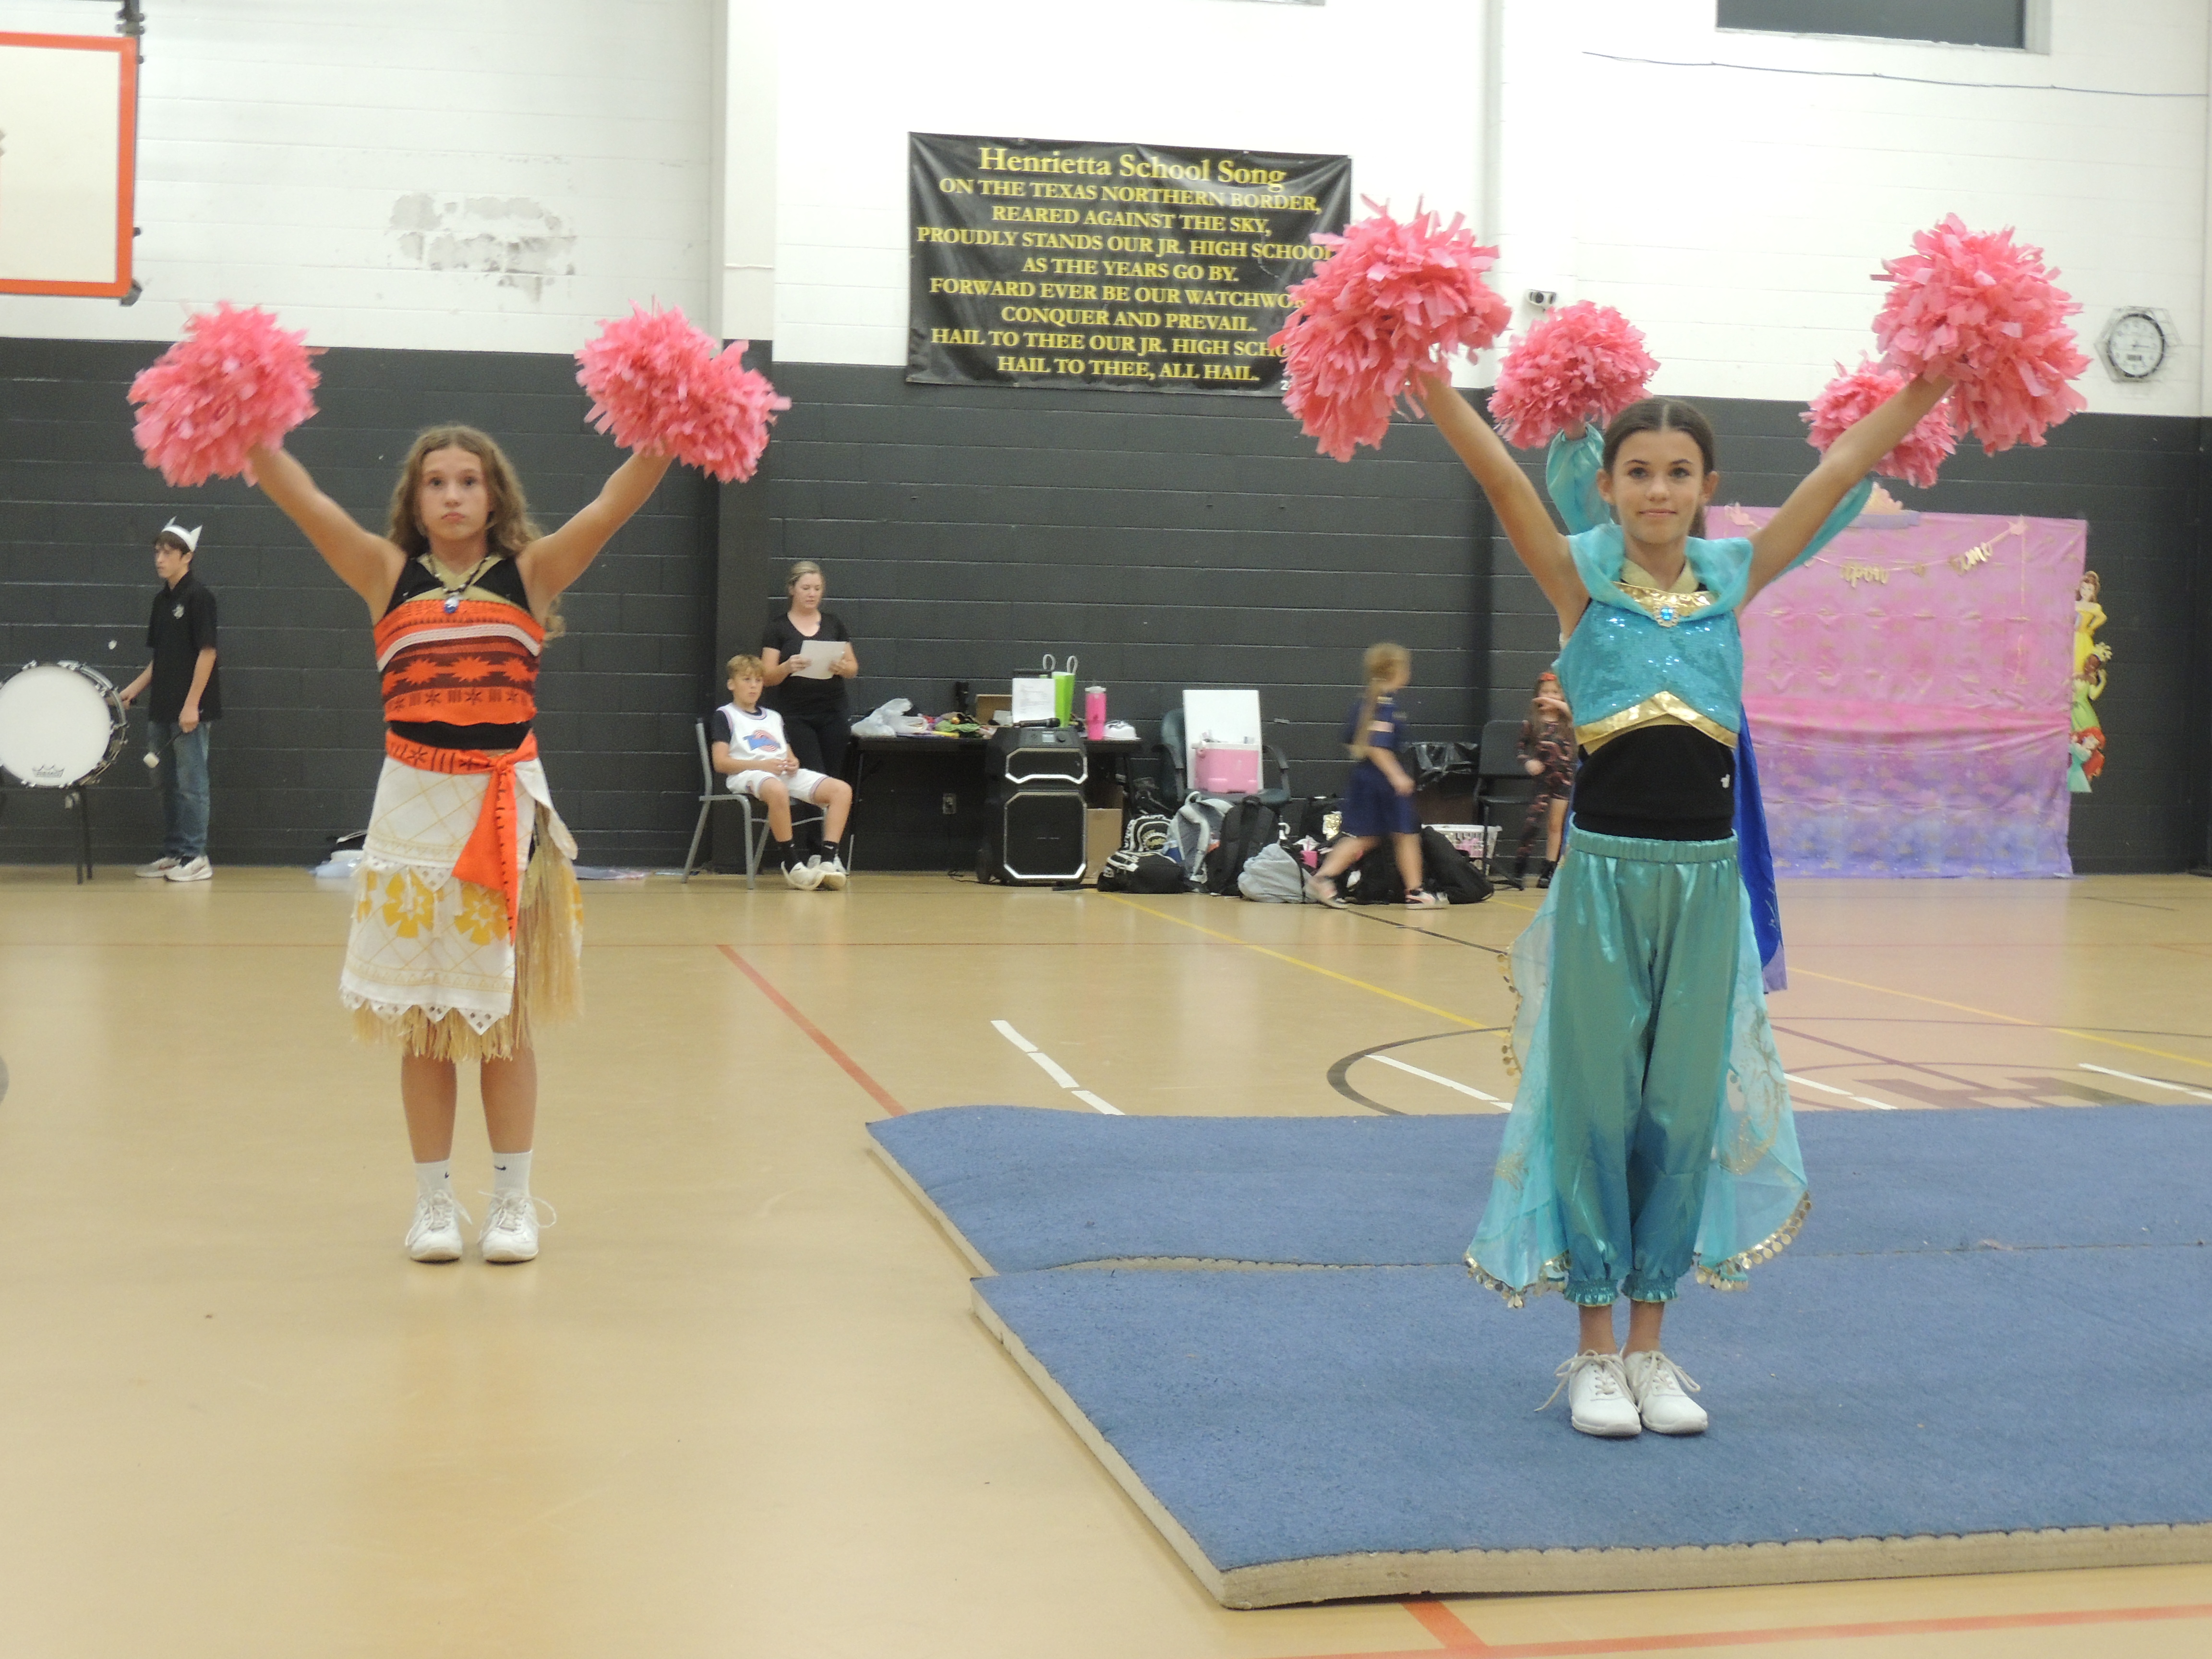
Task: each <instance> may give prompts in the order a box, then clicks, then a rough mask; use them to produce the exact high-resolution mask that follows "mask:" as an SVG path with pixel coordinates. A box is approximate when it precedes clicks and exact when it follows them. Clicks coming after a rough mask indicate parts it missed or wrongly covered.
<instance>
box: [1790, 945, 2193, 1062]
mask: <svg viewBox="0 0 2212 1659" xmlns="http://www.w3.org/2000/svg"><path fill="white" fill-rule="evenodd" d="M1790 972H1791V973H1792V974H1796V975H1803V976H1804V977H1805V978H1807V979H1825V980H1826V981H1828V983H1830V984H1831V985H1848V986H1850V987H1852V988H1853V989H1855V990H1860V991H1878V992H1880V993H1881V994H1882V995H1884V996H1891V997H1904V998H1905V999H1906V1000H1908V1001H1911V1002H1926V1003H1930V1004H1933V1005H1934V1006H1936V1007H1938V1008H1955V1009H1957V1010H1958V1011H1959V1012H1960V1013H1962V1014H1979V1015H1980V1016H1981V1017H1982V1018H1984V1019H1995V1020H2002V1021H2003V1022H2004V1023H2005V1024H2008V1025H2025V1026H2027V1028H2028V1029H2029V1030H2036V1031H2056V1032H2057V1033H2058V1035H2059V1036H2070V1037H2075V1038H2077V1039H2079V1040H2080V1041H2081V1042H2101V1043H2104V1044H2106V1046H2107V1047H2109V1048H2126V1049H2129V1050H2130V1051H2131V1052H2133V1053H2135V1054H2152V1055H2154V1056H2156V1057H2157V1058H2158V1059H2160V1060H2178V1061H2179V1062H2180V1063H2181V1064H2182V1065H2184V1066H2196V1067H2197V1070H2199V1071H2201V1072H2212V1060H2199V1059H2197V1058H2194V1057H2192V1056H2191V1055H2189V1054H2175V1053H2173V1052H2172V1050H2170V1049H2166V1048H2145V1047H2144V1046H2143V1045H2142V1043H2140V1042H2121V1041H2120V1040H2119V1038H2118V1037H2108V1036H2099V1035H2098V1034H2097V1033H2096V1032H2094V1031H2077V1030H2075V1029H2074V1028H2073V1027H2072V1026H2070V1025H2038V1024H2036V1023H2035V1022H2034V1021H2033V1020H2032V1019H2022V1018H2020V1016H2019V1015H2017V1014H2000V1013H1998V1012H1996V1011H1994V1010H1993V1009H1989V1008H1977V1007H1974V1006H1972V1005H1971V1004H1968V1003H1964V1002H1946V1001H1944V1000H1943V999H1942V998H1941V997H1924V996H1923V995H1921V994H1920V993H1919V992H1917V991H1900V990H1899V989H1897V988H1896V987H1894V986H1889V985H1869V984H1868V983H1867V982H1866V981H1864V980H1860V979H1845V978H1844V976H1843V975H1841V974H1820V973H1815V972H1814V970H1813V969H1810V968H1799V967H1796V966H1794V965H1793V966H1792V967H1791V968H1790Z"/></svg>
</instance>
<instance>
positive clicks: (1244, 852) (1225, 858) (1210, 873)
mask: <svg viewBox="0 0 2212 1659" xmlns="http://www.w3.org/2000/svg"><path fill="white" fill-rule="evenodd" d="M1278 840H1279V836H1278V834H1277V829H1276V819H1275V809H1274V808H1273V807H1272V806H1268V805H1263V804H1262V803H1261V799H1260V798H1259V797H1258V796H1257V795H1247V796H1245V797H1244V799H1242V800H1240V801H1238V802H1237V805H1234V806H1232V807H1231V808H1230V809H1229V811H1227V812H1226V813H1225V814H1224V815H1223V816H1222V819H1221V840H1220V842H1219V843H1218V845H1217V846H1216V847H1215V848H1214V849H1213V851H1212V853H1211V854H1208V855H1207V858H1206V891H1207V892H1209V893H1212V894H1214V895H1216V896H1219V897H1222V898H1233V897H1234V896H1236V894H1237V877H1239V876H1240V875H1242V874H1243V873H1244V866H1246V865H1248V864H1249V863H1250V862H1251V861H1252V860H1253V858H1254V856H1255V855H1256V854H1258V853H1259V852H1260V850H1261V848H1267V847H1273V846H1275V845H1276V844H1277V843H1278Z"/></svg>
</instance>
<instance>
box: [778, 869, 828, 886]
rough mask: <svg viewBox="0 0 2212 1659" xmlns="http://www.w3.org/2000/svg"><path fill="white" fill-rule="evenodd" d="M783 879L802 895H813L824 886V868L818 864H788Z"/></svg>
mask: <svg viewBox="0 0 2212 1659" xmlns="http://www.w3.org/2000/svg"><path fill="white" fill-rule="evenodd" d="M783 878H784V879H785V880H786V881H787V882H789V883H790V884H792V885H793V887H796V888H797V889H798V890H799V891H800V892H802V893H811V892H812V891H813V890H815V889H816V888H817V887H819V886H820V885H821V884H822V866H820V865H818V864H787V865H786V866H784V867H783Z"/></svg>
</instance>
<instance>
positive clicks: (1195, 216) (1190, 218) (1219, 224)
mask: <svg viewBox="0 0 2212 1659" xmlns="http://www.w3.org/2000/svg"><path fill="white" fill-rule="evenodd" d="M1163 217H1164V215H1163ZM1176 217H1177V218H1179V219H1181V220H1182V228H1184V229H1185V230H1226V229H1228V228H1229V221H1228V220H1227V219H1226V218H1225V217H1224V216H1221V215H1220V214H1218V213H1182V214H1177V215H1176ZM1161 228H1162V229H1165V228H1167V227H1165V226H1162V227H1161Z"/></svg>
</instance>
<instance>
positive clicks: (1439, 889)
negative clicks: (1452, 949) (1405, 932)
mask: <svg viewBox="0 0 2212 1659" xmlns="http://www.w3.org/2000/svg"><path fill="white" fill-rule="evenodd" d="M1421 885H1423V886H1424V887H1425V888H1427V889H1428V890H1429V891H1431V893H1441V894H1442V895H1443V896H1444V897H1446V898H1448V899H1449V900H1450V901H1451V902H1453V903H1454V904H1480V903H1481V902H1483V900H1485V899H1486V898H1488V897H1489V896H1490V894H1491V885H1490V882H1489V879H1488V878H1486V877H1485V876H1484V874H1483V873H1482V872H1481V871H1480V869H1478V868H1477V867H1476V866H1475V863H1474V860H1473V859H1470V858H1469V857H1468V855H1467V854H1464V853H1462V852H1461V851H1460V850H1459V848H1456V847H1455V846H1453V845H1452V844H1451V843H1450V842H1448V841H1446V840H1445V839H1444V838H1443V836H1441V835H1439V834H1438V833H1437V831H1436V830H1434V829H1423V830H1422V831H1421ZM1344 896H1346V898H1348V899H1350V900H1351V901H1352V902H1353V903H1354V904H1402V903H1404V902H1406V884H1405V883H1404V882H1403V881H1402V880H1401V879H1400V878H1399V875H1398V853H1397V848H1396V847H1395V845H1394V844H1393V843H1392V842H1389V840H1387V839H1386V840H1385V841H1384V842H1383V843H1382V844H1381V845H1380V846H1377V847H1370V848H1368V849H1367V853H1366V855H1365V856H1364V857H1363V858H1362V859H1361V860H1359V862H1358V863H1357V864H1355V865H1353V866H1352V868H1351V869H1350V870H1348V871H1346V872H1345V880H1344Z"/></svg>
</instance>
